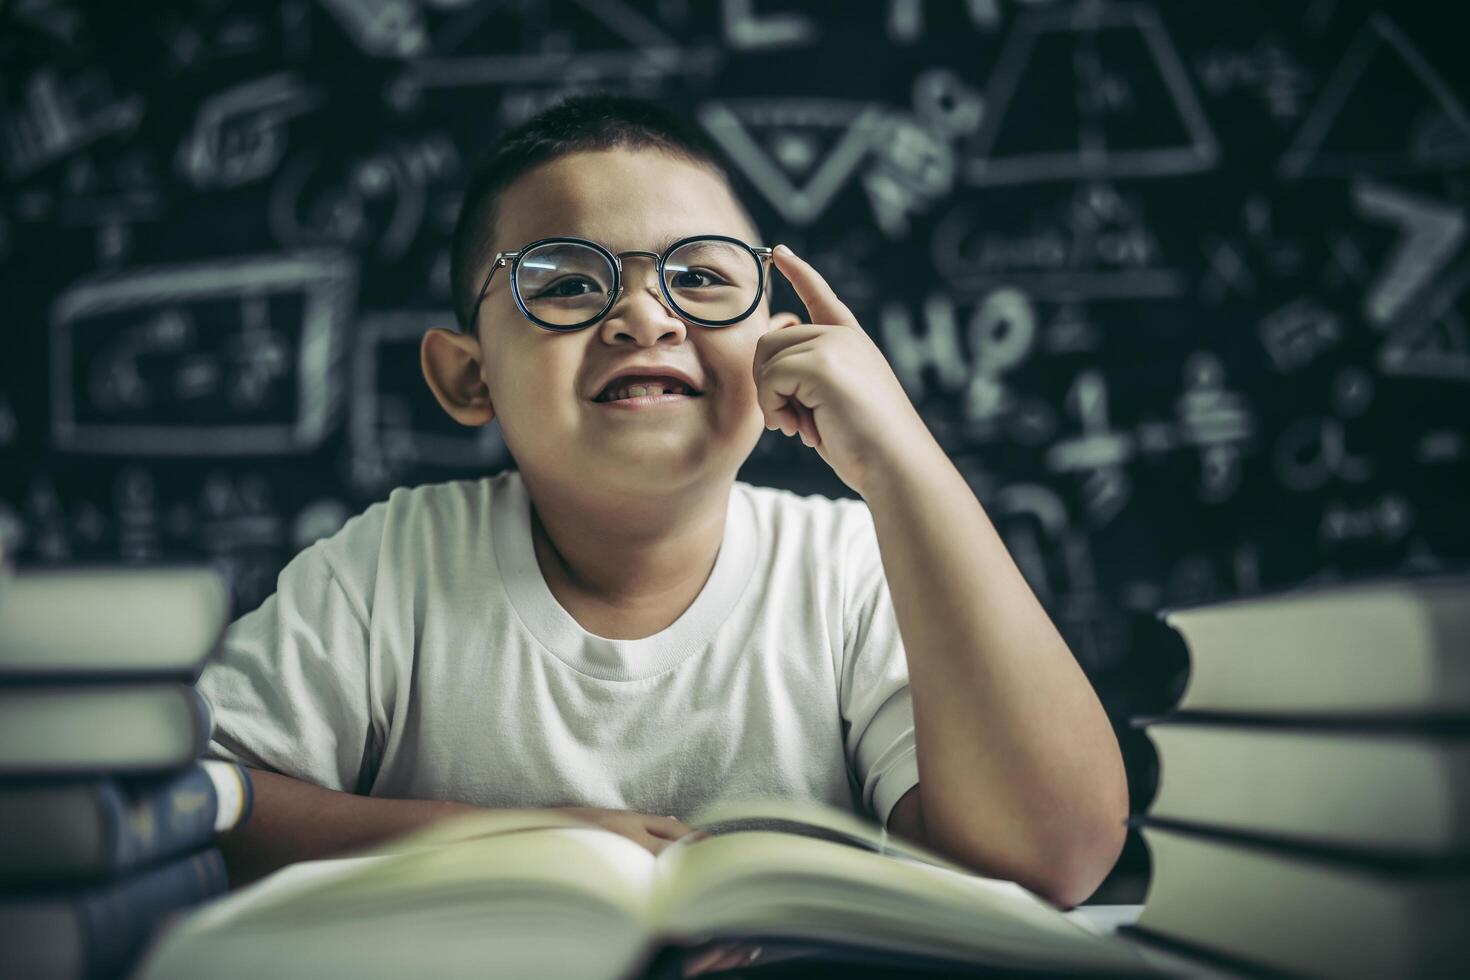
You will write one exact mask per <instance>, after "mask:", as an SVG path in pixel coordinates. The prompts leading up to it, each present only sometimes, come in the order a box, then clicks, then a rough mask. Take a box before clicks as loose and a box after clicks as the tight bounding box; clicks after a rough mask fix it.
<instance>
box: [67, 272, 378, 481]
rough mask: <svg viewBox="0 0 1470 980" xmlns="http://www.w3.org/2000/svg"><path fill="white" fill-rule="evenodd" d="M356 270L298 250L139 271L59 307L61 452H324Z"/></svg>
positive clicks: (75, 293)
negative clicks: (322, 444) (321, 449)
mask: <svg viewBox="0 0 1470 980" xmlns="http://www.w3.org/2000/svg"><path fill="white" fill-rule="evenodd" d="M356 283H357V276H356V269H355V266H354V265H353V264H352V262H351V261H350V259H349V258H347V257H346V256H343V255H342V254H340V253H337V252H327V251H320V252H316V251H303V252H294V253H284V254H275V255H265V256H249V257H245V258H236V259H228V260H214V261H210V262H202V263H197V264H190V265H178V266H163V267H157V268H152V269H138V270H132V271H129V272H127V273H125V274H120V275H116V276H105V277H98V278H95V279H90V280H85V281H83V282H80V283H78V284H75V285H73V286H71V287H70V288H69V289H67V290H66V291H65V292H64V293H62V294H61V295H60V296H59V297H58V298H57V299H56V301H55V303H54V304H53V305H52V309H51V324H50V329H51V361H50V396H51V433H52V443H53V446H54V448H56V449H59V450H63V451H68V452H87V453H109V454H130V453H156V454H159V455H167V456H174V455H198V456H222V455H249V454H256V453H301V452H306V451H308V450H310V449H312V448H314V447H315V446H316V445H318V444H319V443H320V442H321V440H322V439H323V437H324V436H325V435H326V434H327V432H328V431H329V430H330V428H331V426H332V425H333V424H334V422H335V419H336V417H337V414H338V412H339V410H340V409H341V406H342V401H343V387H344V386H343V383H342V379H341V373H342V370H341V365H340V362H341V359H342V358H341V351H342V349H343V339H342V330H343V327H344V324H345V321H346V319H347V317H348V315H349V313H350V311H351V308H352V306H353V303H354V297H355V295H356Z"/></svg>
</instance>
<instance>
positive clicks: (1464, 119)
mask: <svg viewBox="0 0 1470 980" xmlns="http://www.w3.org/2000/svg"><path fill="white" fill-rule="evenodd" d="M1466 166H1470V114H1467V113H1466V112H1465V107H1464V106H1463V105H1462V104H1461V103H1460V100H1459V99H1457V98H1456V97H1455V93H1454V91H1453V90H1452V89H1451V88H1450V87H1449V86H1448V85H1446V84H1445V82H1444V80H1443V79H1442V78H1440V76H1439V73H1438V72H1436V71H1435V70H1434V67H1433V66H1432V65H1430V63H1429V62H1428V61H1427V60H1426V59H1425V58H1424V56H1423V55H1421V54H1420V53H1419V51H1418V49H1416V48H1415V47H1414V45H1413V44H1411V43H1410V42H1409V39H1408V38H1407V37H1405V36H1404V33H1403V32H1402V31H1400V30H1399V28H1398V27H1397V25H1395V24H1394V22H1393V21H1392V20H1390V19H1389V18H1388V17H1386V16H1384V15H1383V14H1374V15H1372V16H1371V17H1369V18H1368V21H1367V23H1366V24H1364V25H1363V28H1362V29H1361V30H1360V31H1359V32H1358V34H1357V36H1356V37H1355V38H1354V40H1353V41H1352V43H1351V44H1350V45H1349V46H1348V50H1347V51H1346V53H1344V55H1343V57H1342V60H1341V61H1340V62H1339V63H1338V65H1337V67H1336V68H1335V69H1334V70H1333V72H1332V75H1331V76H1330V77H1329V78H1328V80H1327V83H1326V85H1324V86H1323V89H1322V95H1321V97H1320V98H1319V99H1318V100H1317V102H1316V103H1315V104H1314V105H1313V106H1312V108H1311V110H1310V111H1309V112H1308V113H1307V117H1306V119H1305V120H1303V122H1302V126H1301V129H1299V130H1298V131H1297V134H1296V137H1295V138H1294V139H1293V140H1292V143H1291V145H1290V146H1289V147H1288V148H1287V150H1286V152H1285V153H1284V154H1282V156H1281V162H1280V164H1279V168H1278V169H1279V173H1280V175H1281V177H1283V178H1284V179H1287V180H1295V179H1297V178H1299V177H1346V176H1351V175H1353V174H1357V173H1361V172H1368V173H1375V174H1400V173H1420V172H1426V171H1452V170H1457V169H1463V168H1464V167H1466Z"/></svg>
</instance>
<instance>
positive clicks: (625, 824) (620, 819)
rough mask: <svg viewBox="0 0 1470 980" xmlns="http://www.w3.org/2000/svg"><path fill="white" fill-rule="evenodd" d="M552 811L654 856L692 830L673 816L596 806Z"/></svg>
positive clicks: (567, 807) (557, 808)
mask: <svg viewBox="0 0 1470 980" xmlns="http://www.w3.org/2000/svg"><path fill="white" fill-rule="evenodd" d="M551 809H553V810H555V811H556V812H557V813H565V814H567V815H568V816H572V817H576V818H577V819H578V820H585V821H587V822H588V823H591V824H596V825H597V826H599V827H602V828H603V829H604V830H611V831H612V832H613V833H615V834H621V835H623V836H624V837H626V838H628V839H629V840H630V841H632V842H633V843H635V844H642V845H643V846H644V847H646V848H648V849H649V850H650V851H652V852H653V853H654V854H661V853H663V849H664V848H666V847H668V846H669V845H670V844H672V843H673V842H674V841H676V840H678V839H679V838H680V837H683V836H684V835H685V834H688V833H692V832H693V830H694V828H693V827H690V826H688V825H687V824H683V823H680V822H679V821H678V820H675V819H674V818H673V817H655V816H652V815H650V814H647V813H636V812H634V811H632V810H605V809H603V808H601V807H595V806H558V807H552V808H551Z"/></svg>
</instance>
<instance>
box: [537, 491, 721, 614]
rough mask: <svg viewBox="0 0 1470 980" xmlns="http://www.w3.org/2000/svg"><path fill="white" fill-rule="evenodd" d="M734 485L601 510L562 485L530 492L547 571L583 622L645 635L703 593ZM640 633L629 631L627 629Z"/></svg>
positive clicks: (540, 560) (607, 503)
mask: <svg viewBox="0 0 1470 980" xmlns="http://www.w3.org/2000/svg"><path fill="white" fill-rule="evenodd" d="M730 490H731V485H730V484H729V483H725V484H724V489H723V492H722V493H714V492H704V493H701V492H698V491H695V492H687V491H686V492H685V493H683V494H681V495H680V498H679V499H680V501H681V503H682V504H685V505H687V504H689V502H690V501H694V502H695V503H694V505H693V506H688V507H685V508H684V509H680V508H679V507H676V506H674V505H673V503H671V502H670V501H668V500H666V499H654V498H643V499H641V500H640V501H639V503H638V504H637V505H632V506H629V505H624V504H622V503H620V502H618V501H615V500H609V499H607V498H606V497H604V498H602V500H601V506H602V509H601V510H595V509H592V508H590V507H589V506H588V504H587V502H585V501H576V500H572V499H570V498H567V497H564V496H562V495H560V494H556V493H540V494H533V495H532V496H531V501H532V502H531V508H530V510H531V541H532V543H533V545H534V547H535V551H536V561H537V564H538V565H540V567H541V574H542V577H543V578H544V579H545V580H546V584H547V587H548V588H549V589H550V590H551V593H552V595H554V596H555V597H556V599H557V601H558V602H560V603H561V605H562V607H563V608H564V609H566V610H567V611H568V612H569V613H570V614H571V615H572V616H573V618H575V619H576V620H577V621H578V622H579V623H580V624H581V625H582V627H583V628H584V629H587V630H588V631H589V632H592V633H596V634H598V635H600V636H605V637H608V638H609V639H641V638H643V637H645V636H650V635H652V634H654V633H657V632H660V631H661V630H663V629H665V628H667V627H668V626H669V625H671V624H672V623H673V622H674V621H675V620H677V619H678V618H679V616H680V615H682V614H683V612H684V610H686V609H688V608H689V606H690V605H691V604H692V603H693V602H694V600H695V599H696V598H697V597H698V596H699V593H700V591H701V590H702V589H703V588H704V584H705V582H706V581H708V579H709V576H710V573H711V572H712V571H713V569H714V564H715V558H716V556H717V555H718V554H719V550H720V544H721V542H723V540H724V537H725V516H726V512H727V508H728V506H729V496H730ZM628 632H631V633H634V634H636V635H632V636H623V635H619V634H621V633H628Z"/></svg>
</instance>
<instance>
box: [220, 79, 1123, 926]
mask: <svg viewBox="0 0 1470 980" xmlns="http://www.w3.org/2000/svg"><path fill="white" fill-rule="evenodd" d="M700 236H715V237H713V238H709V237H706V238H703V240H701V241H686V240H688V239H692V238H696V237H700ZM568 237H570V238H575V239H578V241H577V242H567V241H559V242H550V243H547V242H546V241H545V240H546V239H552V238H568ZM761 241H762V239H761V237H760V235H759V233H758V231H757V229H756V228H755V226H754V223H753V222H752V221H751V220H750V217H749V215H748V213H747V212H746V211H745V210H744V209H743V207H742V206H741V205H740V203H739V201H738V200H737V199H736V197H735V195H734V193H733V190H732V187H731V185H730V183H729V178H728V176H727V174H726V172H725V171H724V170H723V169H722V168H721V165H720V163H719V162H718V156H717V153H716V151H715V150H714V149H713V148H712V147H711V146H710V144H709V143H708V142H707V141H706V140H705V139H704V137H703V136H702V134H701V133H700V132H699V131H698V130H697V129H695V128H694V127H692V126H690V125H689V124H687V123H685V122H683V121H682V120H680V119H678V118H677V117H676V116H674V115H672V114H671V113H669V112H667V111H666V110H663V109H662V108H660V107H658V106H655V105H651V104H649V103H646V102H643V101H641V100H636V99H629V98H623V97H617V96H584V97H576V98H572V99H569V100H567V101H565V102H563V103H562V104H560V105H558V106H554V107H552V108H551V109H548V110H546V111H545V112H543V113H542V114H541V115H539V116H537V117H536V118H534V119H531V120H529V121H528V122H526V123H524V124H522V125H521V126H519V127H517V128H516V129H515V130H513V131H512V132H511V133H509V134H507V135H506V136H505V137H504V138H503V139H502V141H501V143H500V144H499V147H498V149H497V152H496V153H495V154H494V155H492V156H491V157H490V158H488V159H487V160H486V162H485V163H484V164H482V166H481V168H480V169H479V170H477V171H476V173H475V174H474V175H473V176H472V177H471V180H470V181H469V184H468V187H467V190H466V194H465V198H464V201H463V204H462V208H461V213H460V218H459V223H458V227H457V229H456V232H455V236H454V243H453V254H452V270H453V271H452V284H453V291H454V302H455V304H456V314H457V316H458V317H459V319H460V325H461V329H460V331H458V332H456V331H452V330H447V329H440V328H436V329H433V330H430V331H429V332H428V333H427V334H426V335H425V336H424V338H423V342H422V347H421V352H420V353H421V358H420V360H421V366H422V369H423V372H424V376H425V379H426V380H427V382H428V384H429V386H430V388H431V389H432V390H433V392H434V395H435V396H436V398H437V399H438V401H439V403H440V404H441V405H442V406H443V407H444V409H445V411H447V412H448V413H449V414H450V415H451V416H453V417H454V418H455V419H456V420H458V421H459V422H461V423H463V424H465V425H470V426H478V425H485V424H487V423H489V422H490V421H491V420H492V419H498V421H499V423H500V426H501V429H502V432H503V435H504V438H505V441H506V445H507V447H508V449H509V450H510V452H511V454H512V456H513V457H514V458H515V460H516V462H517V468H516V469H514V470H507V471H506V472H504V473H501V474H498V475H496V476H494V477H489V478H484V479H480V480H460V481H451V482H447V483H440V484H432V485H426V486H420V487H416V488H411V489H410V488H398V489H396V490H394V491H393V492H392V494H390V496H389V498H388V500H387V501H384V502H380V503H377V504H374V505H372V506H371V507H369V508H368V509H367V510H366V511H364V512H363V513H362V514H359V515H357V516H356V517H354V518H352V519H351V520H350V521H348V522H347V524H346V525H345V526H344V527H343V528H342V529H341V530H340V531H339V532H337V533H336V534H335V535H333V536H331V537H330V538H327V539H325V540H322V541H319V542H317V543H316V544H314V545H312V546H310V547H308V548H306V549H305V550H303V551H302V552H301V553H300V554H298V555H297V556H296V557H295V558H294V559H293V560H292V561H291V562H290V563H289V564H288V565H287V566H286V568H285V569H284V570H283V571H282V573H281V576H280V579H279V581H278V588H277V591H276V592H275V593H274V594H273V595H272V596H270V597H269V598H267V599H266V600H265V602H264V603H262V604H261V606H260V607H259V608H258V609H256V610H255V611H253V612H251V613H248V614H246V615H245V616H242V617H241V618H240V619H239V620H237V621H236V622H235V623H234V624H233V625H232V627H231V629H230V632H229V635H228V640H227V642H226V644H225V648H224V650H223V651H222V654H221V656H220V657H219V658H218V659H217V660H216V661H214V662H213V663H212V664H211V665H210V666H209V667H208V669H207V670H206V671H205V674H204V676H203V677H202V679H201V681H200V689H201V690H202V691H203V692H204V694H205V695H206V696H207V697H208V698H209V700H210V701H211V703H212V704H213V706H214V708H215V713H216V733H215V737H214V741H213V742H212V743H211V751H212V753H213V754H215V755H218V756H220V757H223V758H229V759H238V760H240V761H242V762H244V763H245V764H246V765H248V766H251V767H252V768H254V769H255V770H257V778H256V789H257V798H256V805H255V813H254V817H253V819H252V820H251V821H250V822H249V823H248V824H247V826H246V827H244V828H243V829H242V830H241V831H239V832H237V833H236V834H234V835H233V836H232V837H231V838H230V839H229V840H227V841H226V842H225V848H226V855H227V858H228V859H229V861H230V863H231V870H232V877H233V880H234V881H235V882H237V883H238V882H240V881H243V880H248V879H249V878H251V877H255V876H258V875H260V874H263V873H265V872H266V871H269V870H272V869H274V868H276V867H279V866H280V865H282V864H285V863H287V862H289V861H295V860H301V859H305V858H311V857H319V856H325V855H328V854H332V853H337V852H340V851H343V850H346V849H349V848H356V847H360V846H363V845H366V844H370V843H373V842H376V841H379V840H382V839H385V838H387V837H389V836H392V835H395V834H398V833H402V832H405V831H408V830H410V829H413V828H416V827H419V826H422V825H424V824H426V823H428V822H431V821H433V820H436V819H439V818H441V817H443V816H445V815H449V814H454V813H458V812H462V811H464V810H467V809H471V808H474V807H484V806H489V807H556V808H564V809H569V810H572V811H573V812H574V813H575V814H576V815H578V816H581V817H583V818H584V819H587V820H589V821H592V822H595V823H599V824H601V825H603V826H605V827H608V828H609V829H612V830H614V831H616V832H618V833H622V834H625V835H626V836H629V837H631V838H632V839H634V840H636V841H639V842H640V843H642V844H644V845H645V846H647V847H649V848H650V849H651V850H654V851H658V850H661V849H662V848H663V847H665V846H667V844H668V843H669V842H670V841H672V840H675V839H677V838H678V837H679V836H682V835H683V834H684V833H687V832H688V831H689V829H690V828H689V827H687V826H686V825H684V824H683V823H681V822H680V821H679V819H678V817H679V815H680V814H685V815H687V814H688V813H690V812H692V811H693V810H695V809H697V808H698V807H699V806H701V805H703V804H705V803H707V802H709V801H711V800H712V799H715V798H717V797H719V796H722V795H747V794H766V795H784V796H788V797H792V796H805V797H808V798H815V799H819V800H822V801H824V802H828V803H833V804H836V805H840V806H847V807H850V808H853V809H857V810H861V811H865V812H869V813H871V814H873V815H875V816H876V817H877V818H878V819H879V820H880V821H882V822H883V824H884V825H885V826H886V827H888V828H889V829H890V830H891V831H892V832H894V833H897V834H899V835H901V836H904V837H907V838H910V839H912V840H915V841H917V842H920V843H923V844H926V845H927V846H929V847H932V848H934V849H935V850H938V851H941V852H944V853H946V854H948V855H949V856H951V857H952V858H954V859H955V860H957V861H959V862H961V863H963V864H965V865H967V866H969V867H972V868H974V869H975V870H977V871H979V872H981V873H983V874H988V875H993V876H996V877H1001V878H1007V879H1011V880H1014V881H1017V882H1020V883H1021V884H1023V885H1025V886H1026V887H1029V888H1031V889H1032V890H1034V891H1036V892H1038V893H1040V894H1042V895H1045V896H1047V897H1049V898H1051V899H1052V900H1053V901H1055V902H1057V903H1059V904H1060V905H1063V906H1070V905H1075V904H1077V903H1078V902H1080V901H1082V900H1083V899H1084V898H1085V897H1087V895H1089V894H1090V893H1091V892H1092V890H1093V889H1094V888H1095V887H1096V886H1097V884H1098V883H1099V882H1100V881H1101V880H1102V878H1103V877H1104V876H1105V875H1106V874H1107V872H1108V870H1109V869H1110V868H1111V867H1112V864H1113V862H1114V860H1115V859H1116V857H1117V854H1118V852H1119V850H1120V848H1121V846H1122V842H1123V836H1124V822H1123V821H1124V819H1125V817H1126V815H1127V792H1126V786H1125V781H1124V774H1123V767H1122V760H1121V755H1120V753H1119V751H1118V746H1117V742H1116V740H1115V739H1114V736H1113V734H1112V730H1111V728H1110V727H1109V724H1108V722H1107V719H1106V716H1105V715H1104V713H1103V711H1102V707H1101V705H1100V704H1099V703H1098V701H1097V698H1096V697H1095V695H1094V694H1093V691H1092V689H1091V686H1090V685H1089V684H1088V682H1087V680H1086V678H1085V677H1084V675H1083V674H1082V672H1081V670H1080V669H1079V668H1078V666H1077V664H1076V661H1075V660H1074V659H1073V657H1072V655H1071V653H1070V652H1069V651H1068V649H1067V647H1066V645H1065V643H1064V641H1063V640H1062V639H1061V637H1060V636H1059V635H1058V633H1057V632H1056V630H1055V629H1054V628H1053V626H1052V624H1051V622H1050V620H1049V619H1048V618H1047V616H1046V614H1045V612H1044V611H1043V610H1042V609H1041V607H1040V605H1039V604H1038V603H1037V601H1036V599H1035V597H1034V596H1033V595H1032V593H1031V591H1030V590H1029V588H1028V587H1027V585H1026V584H1025V582H1024V580H1023V579H1022V577H1021V575H1020V573H1019V571H1018V570H1017V568H1016V566H1015V564H1014V563H1013V562H1012V561H1011V559H1010V557H1009V555H1007V553H1006V551H1005V548H1004V546H1003V544H1002V542H1001V540H1000V538H999V537H998V536H997V535H996V533H995V531H994V530H993V528H992V527H991V525H990V524H989V522H988V520H987V519H986V517H985V515H984V513H983V511H982V509H981V507H980V505H979V503H978V501H977V500H976V499H975V497H974V495H973V493H971V492H970V490H969V488H968V486H967V485H966V483H965V482H964V480H963V478H962V477H961V476H960V474H959V473H958V472H957V471H956V470H955V468H954V467H953V465H952V464H951V463H950V461H949V459H948V458H947V457H946V456H945V455H944V453H943V451H942V450H941V448H940V447H939V446H938V444H937V443H935V441H934V440H933V438H932V437H931V436H930V434H929V433H928V431H927V429H926V428H925V427H924V425H923V423H922V421H921V419H920V418H919V416H918V413H917V412H916V411H915V410H914V408H913V406H912V404H911V403H910V402H909V400H908V398H907V397H906V395H905V393H904V392H903V390H902V388H901V386H900V384H899V382H898V380H897V378H896V377H895V376H894V374H893V373H892V371H891V370H890V369H889V367H888V364H887V362H886V361H885V360H884V358H883V356H882V354H881V352H880V351H879V350H878V348H877V347H876V346H875V345H874V344H873V343H872V341H871V340H870V339H869V338H868V336H867V334H866V333H865V332H864V330H863V328H862V327H861V326H860V325H859V324H858V322H857V321H856V320H855V319H854V318H853V316H852V314H851V312H850V311H849V310H848V309H847V307H846V306H844V305H843V304H842V303H841V301H840V300H838V299H837V297H836V296H835V295H833V293H832V291H831V289H830V288H829V287H828V286H827V284H826V282H825V281H824V280H823V279H822V278H821V276H820V275H819V274H818V273H817V272H816V270H815V269H813V268H812V267H811V266H810V265H808V264H807V263H806V262H804V261H803V260H801V259H799V258H797V257H796V256H794V255H792V254H790V253H789V251H787V250H783V249H777V250H776V251H775V253H774V254H767V252H766V251H765V250H764V249H763V247H762V246H761ZM679 242H684V244H682V245H679V246H678V247H677V248H671V246H674V245H675V244H676V243H679ZM537 243H540V244H539V245H538V244H537ZM588 243H591V244H588ZM527 246H534V247H530V248H528V247H527ZM752 246H754V247H752ZM511 252H519V253H520V255H519V258H518V259H517V257H513V256H502V255H501V253H511ZM614 254H619V255H620V257H621V268H620V273H619V275H618V279H619V282H618V287H619V288H616V289H615V287H614V282H613V276H614V267H615V263H614V261H613V259H612V256H613V255H614ZM497 256H500V261H499V262H497ZM661 256H663V257H665V259H666V261H664V263H663V265H664V268H663V276H662V278H661V277H660V274H659V268H658V266H659V262H660V257H661ZM771 263H774V264H775V265H776V267H777V268H778V269H779V270H780V271H781V273H782V274H783V275H785V276H786V277H787V278H788V280H789V281H791V283H792V284H793V286H794V287H795V289H796V291H797V293H798V295H799V296H800V297H801V299H802V301H803V303H804V305H805V306H806V308H807V311H808V313H809V315H810V317H811V320H812V322H811V323H803V322H802V321H801V320H800V318H799V317H798V316H796V315H795V314H791V313H780V314H776V315H774V316H772V315H771V314H770V312H769V272H768V266H769V264H771ZM707 321H709V322H707ZM639 378H643V379H644V380H643V382H640V383H644V384H648V385H657V387H656V388H653V389H649V388H647V387H645V388H644V389H643V390H641V391H640V390H639V389H638V388H633V390H632V391H629V390H628V387H629V385H630V384H631V383H632V382H633V381H636V380H637V379H639ZM659 391H663V392H669V393H667V394H659V393H658V392H659ZM630 396H631V397H630ZM630 403H631V404H630ZM762 424H765V425H766V427H767V428H775V427H779V428H780V429H781V430H782V431H783V432H784V433H785V434H786V435H788V436H791V435H794V434H800V436H801V438H802V440H803V442H804V443H806V444H807V445H809V446H812V447H813V448H814V451H816V452H817V453H818V454H820V455H821V456H822V458H823V459H824V460H825V461H826V462H827V463H828V464H829V465H831V466H832V467H833V469H834V471H835V472H836V473H837V475H838V476H839V477H840V478H841V479H842V480H843V481H844V482H845V483H846V484H847V485H848V486H850V487H852V488H853V489H854V490H855V491H857V492H858V493H859V494H860V495H861V497H862V498H863V499H861V500H851V499H838V500H833V499H829V498H826V497H822V496H819V495H812V496H807V497H800V496H797V495H796V494H794V493H791V492H790V491H784V490H777V489H774V488H763V487H754V486H750V485H748V484H744V483H740V482H738V481H736V480H735V474H736V472H737V470H738V468H739V466H740V465H741V463H742V462H743V461H744V460H745V458H746V457H747V456H748V455H749V453H750V451H751V449H752V448H753V447H754V445H755V443H756V441H757V439H758V438H759V436H760V434H761V430H760V428H759V426H760V425H762ZM885 573H886V574H885ZM890 586H891V587H892V591H891V594H890Z"/></svg>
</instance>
